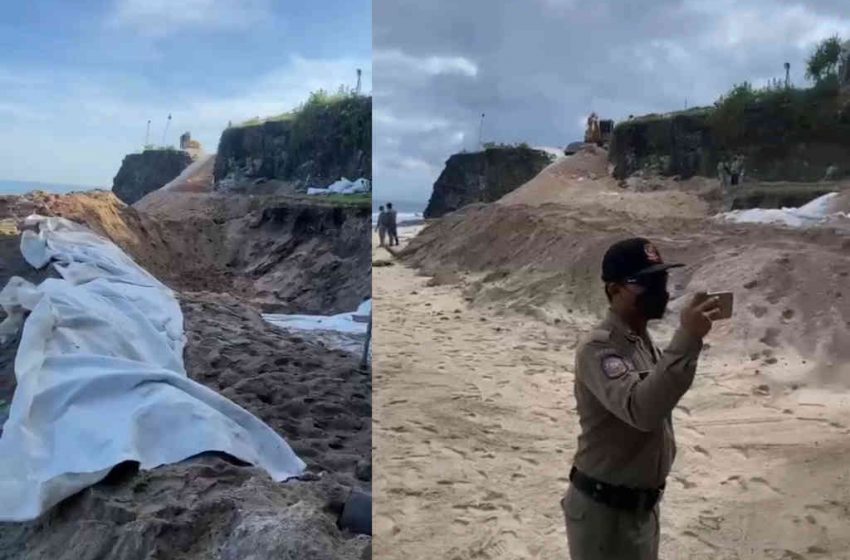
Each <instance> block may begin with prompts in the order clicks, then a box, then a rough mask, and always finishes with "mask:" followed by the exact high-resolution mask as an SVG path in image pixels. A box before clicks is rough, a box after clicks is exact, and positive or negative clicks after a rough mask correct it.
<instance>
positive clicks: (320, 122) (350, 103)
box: [258, 89, 372, 177]
mask: <svg viewBox="0 0 850 560" xmlns="http://www.w3.org/2000/svg"><path fill="white" fill-rule="evenodd" d="M276 121H286V122H287V123H288V129H289V132H288V134H287V135H286V140H285V141H286V146H284V147H283V148H284V150H285V151H286V153H287V158H286V164H285V169H283V170H281V172H280V176H281V177H291V176H293V175H294V174H295V173H296V172H297V167H298V166H299V165H300V164H302V163H304V162H307V161H312V162H313V164H314V165H315V166H316V168H317V169H331V168H333V167H334V165H335V164H337V163H338V162H341V161H346V160H348V159H350V158H351V157H352V155H353V154H361V155H362V157H363V162H362V165H363V169H371V167H372V161H371V158H372V151H371V147H372V98H371V97H368V96H363V95H359V94H355V93H352V92H351V91H348V90H344V89H340V91H339V92H337V93H336V94H329V93H327V92H325V91H322V90H320V91H317V92H314V93H312V94H310V98H309V99H308V100H307V102H306V103H304V104H303V105H302V106H300V107H298V108H297V109H296V110H295V111H292V112H289V113H284V114H282V115H278V116H276V117H271V118H270V119H266V120H265V121H263V122H266V123H268V122H276ZM258 124H259V123H258Z"/></svg>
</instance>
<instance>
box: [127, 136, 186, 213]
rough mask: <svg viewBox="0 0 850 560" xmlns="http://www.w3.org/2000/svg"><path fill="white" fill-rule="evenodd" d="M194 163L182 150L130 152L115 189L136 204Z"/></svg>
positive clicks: (128, 200)
mask: <svg viewBox="0 0 850 560" xmlns="http://www.w3.org/2000/svg"><path fill="white" fill-rule="evenodd" d="M191 163H192V158H191V156H190V155H189V154H188V153H186V152H184V151H183V150H172V149H169V150H145V151H144V152H142V153H140V154H129V155H127V156H125V157H124V160H123V161H122V162H121V168H120V169H119V170H118V174H117V175H115V178H114V179H113V180H112V192H113V193H115V196H117V197H118V198H120V199H121V200H122V201H123V202H125V203H126V204H133V203H134V202H136V201H138V200H140V199H141V198H142V197H144V196H145V195H146V194H148V193H150V192H153V191H155V190H157V189H159V188H160V187H163V186H165V184H166V183H168V182H169V181H171V180H172V179H174V178H175V177H177V176H178V175H180V173H181V172H182V171H183V170H184V169H186V168H187V167H189V164H191Z"/></svg>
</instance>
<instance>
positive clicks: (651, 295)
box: [636, 286, 670, 319]
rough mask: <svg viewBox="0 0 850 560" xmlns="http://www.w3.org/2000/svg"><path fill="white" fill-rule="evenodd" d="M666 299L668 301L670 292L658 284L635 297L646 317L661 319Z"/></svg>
mask: <svg viewBox="0 0 850 560" xmlns="http://www.w3.org/2000/svg"><path fill="white" fill-rule="evenodd" d="M668 301H670V294H669V293H667V290H666V289H665V288H664V287H663V286H660V287H657V288H656V287H653V288H650V289H647V290H646V291H645V292H643V293H642V294H640V295H639V296H638V297H637V301H636V303H637V306H638V309H640V310H641V313H642V314H643V316H644V317H646V318H647V319H661V318H662V317H664V312H665V311H666V310H667V302H668Z"/></svg>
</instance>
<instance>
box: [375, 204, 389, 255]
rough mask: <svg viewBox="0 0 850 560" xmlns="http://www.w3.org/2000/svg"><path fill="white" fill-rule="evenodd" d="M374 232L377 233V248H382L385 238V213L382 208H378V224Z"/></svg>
mask: <svg viewBox="0 0 850 560" xmlns="http://www.w3.org/2000/svg"><path fill="white" fill-rule="evenodd" d="M375 231H377V232H378V242H379V243H378V246H379V247H383V246H384V241H385V240H386V237H387V213H386V212H385V211H384V207H383V206H379V207H378V223H377V225H376V226H375Z"/></svg>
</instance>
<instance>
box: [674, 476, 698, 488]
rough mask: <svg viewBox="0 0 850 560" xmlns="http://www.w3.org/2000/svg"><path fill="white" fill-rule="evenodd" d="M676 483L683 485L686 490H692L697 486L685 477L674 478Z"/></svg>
mask: <svg viewBox="0 0 850 560" xmlns="http://www.w3.org/2000/svg"><path fill="white" fill-rule="evenodd" d="M673 480H675V481H676V482H678V483H679V484H681V485H682V486H683V487H684V488H685V489H686V490H690V489H691V488H696V484H695V483H693V482H691V481H690V480H688V479H687V478H685V477H683V476H676V477H674V478H673Z"/></svg>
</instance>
